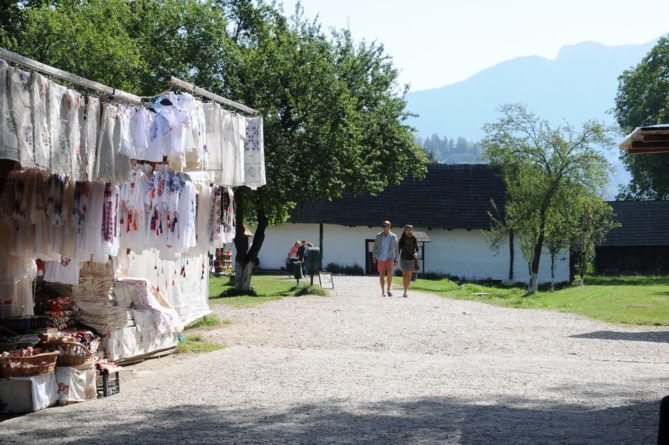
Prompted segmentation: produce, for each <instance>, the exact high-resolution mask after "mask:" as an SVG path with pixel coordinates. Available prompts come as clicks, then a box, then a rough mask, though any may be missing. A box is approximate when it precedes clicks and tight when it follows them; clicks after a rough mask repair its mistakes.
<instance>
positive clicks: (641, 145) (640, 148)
mask: <svg viewBox="0 0 669 445" xmlns="http://www.w3.org/2000/svg"><path fill="white" fill-rule="evenodd" d="M620 148H622V149H623V150H625V151H627V153H629V154H631V155H635V154H653V153H669V124H660V125H652V126H649V127H637V128H635V129H634V131H633V132H632V133H630V134H629V135H627V137H626V138H625V140H624V141H623V143H622V144H620Z"/></svg>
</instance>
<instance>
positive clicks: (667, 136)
mask: <svg viewBox="0 0 669 445" xmlns="http://www.w3.org/2000/svg"><path fill="white" fill-rule="evenodd" d="M643 140H644V142H658V141H669V132H667V133H662V134H657V133H655V134H653V133H644V134H643Z"/></svg>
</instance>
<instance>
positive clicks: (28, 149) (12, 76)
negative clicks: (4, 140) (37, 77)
mask: <svg viewBox="0 0 669 445" xmlns="http://www.w3.org/2000/svg"><path fill="white" fill-rule="evenodd" d="M8 75H9V97H10V107H11V114H12V121H13V123H14V126H15V129H16V135H17V145H18V161H19V162H20V163H21V166H22V167H24V168H30V167H34V166H35V148H34V144H33V117H32V112H33V108H32V101H31V97H30V87H31V81H30V73H28V72H26V71H21V70H19V69H16V68H9V70H8Z"/></svg>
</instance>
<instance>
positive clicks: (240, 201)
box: [235, 187, 268, 292]
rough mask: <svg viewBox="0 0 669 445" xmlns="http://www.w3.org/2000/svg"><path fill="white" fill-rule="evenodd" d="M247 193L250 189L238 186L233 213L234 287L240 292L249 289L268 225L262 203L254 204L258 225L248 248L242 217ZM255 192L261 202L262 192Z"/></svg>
mask: <svg viewBox="0 0 669 445" xmlns="http://www.w3.org/2000/svg"><path fill="white" fill-rule="evenodd" d="M248 193H250V190H248V189H247V188H246V187H240V188H239V189H237V191H236V193H235V201H236V204H237V205H236V209H237V214H236V215H235V216H236V220H235V249H236V250H237V255H236V257H235V289H237V290H238V291H242V292H250V291H251V277H252V275H253V267H254V266H255V264H256V260H257V259H258V252H260V248H261V247H262V244H263V242H264V241H265V229H267V225H268V219H267V216H266V215H265V213H264V211H263V209H262V207H261V205H262V204H256V219H257V221H258V225H257V227H256V231H255V233H254V235H253V243H252V244H251V247H250V248H249V238H248V236H246V235H245V234H244V231H245V227H244V217H245V210H246V206H247V205H248V204H247V202H246V200H247V199H248V198H249V196H248ZM255 193H258V195H260V196H258V197H257V202H258V203H262V196H261V195H262V192H261V191H260V190H258V191H257V192H255Z"/></svg>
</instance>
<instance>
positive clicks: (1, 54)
mask: <svg viewBox="0 0 669 445" xmlns="http://www.w3.org/2000/svg"><path fill="white" fill-rule="evenodd" d="M0 58H2V59H5V60H8V61H10V62H14V63H18V64H20V65H23V66H26V67H28V68H32V69H34V70H36V71H40V72H42V73H44V74H47V75H49V76H53V77H58V78H59V79H63V80H66V81H68V82H71V83H74V84H77V85H81V86H83V87H85V88H88V89H90V90H95V91H99V92H101V93H104V94H109V95H110V96H112V98H114V99H115V100H120V101H123V102H128V103H131V104H134V105H141V104H142V98H141V97H139V96H135V95H134V94H130V93H126V92H125V91H121V90H117V89H116V88H112V87H108V86H107V85H103V84H101V83H98V82H94V81H92V80H88V79H85V78H83V77H79V76H77V75H76V74H72V73H68V72H67V71H63V70H59V69H58V68H54V67H52V66H49V65H46V64H44V63H41V62H38V61H36V60H33V59H29V58H27V57H24V56H21V55H19V54H16V53H13V52H11V51H9V50H6V49H4V48H0Z"/></svg>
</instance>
